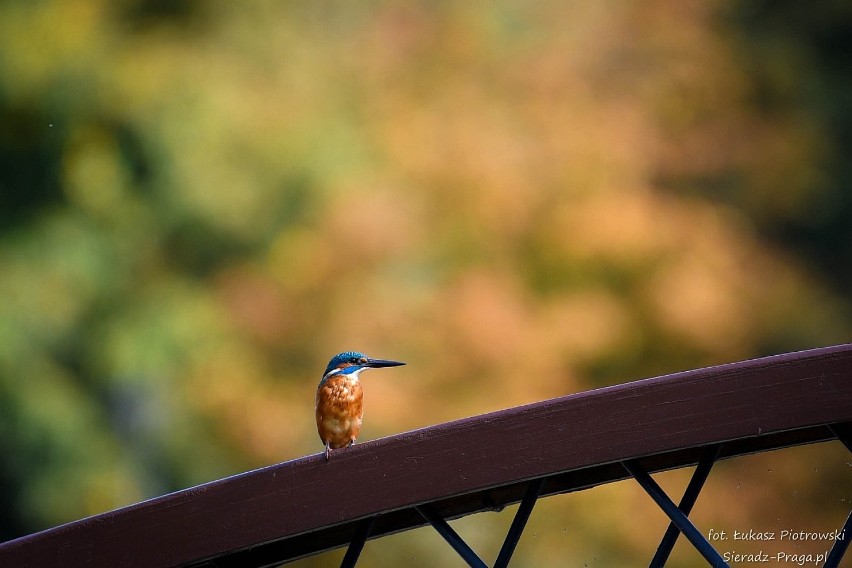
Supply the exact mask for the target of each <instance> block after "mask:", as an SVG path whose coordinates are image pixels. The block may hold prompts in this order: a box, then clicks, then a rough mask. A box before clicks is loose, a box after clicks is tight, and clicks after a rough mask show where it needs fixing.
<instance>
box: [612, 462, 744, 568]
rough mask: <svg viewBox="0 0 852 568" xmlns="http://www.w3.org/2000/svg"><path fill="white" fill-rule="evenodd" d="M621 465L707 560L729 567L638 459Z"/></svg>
mask: <svg viewBox="0 0 852 568" xmlns="http://www.w3.org/2000/svg"><path fill="white" fill-rule="evenodd" d="M621 465H623V466H624V469H626V470H627V472H628V473H630V475H632V476H633V478H634V479H635V480H636V481H637V482H638V483H639V485H641V486H642V488H643V489H644V490H645V491H646V492H647V493H648V495H650V496H651V498H652V499H653V500H654V501H655V502H656V503H657V505H658V506H659V507H660V509H662V510H663V512H665V513H666V514H667V515H668V516H669V518H670V519H671V520H672V522H673V523H674V524H675V525H676V526H677V528H679V529H680V531H681V532H682V533H683V535H684V536H685V537H686V538H687V539H689V542H691V543H692V546H694V547H695V549H696V550H698V552H699V553H701V556H703V557H704V558H705V559H706V560H707V562H709V563H710V565H711V566H713V567H714V568H723V567H724V568H728V564H727V563H726V562H725V561H724V560H723V559H722V557H721V556H720V555H719V553H718V552H716V549H714V548H713V546H712V545H711V544H710V543H709V542H707V539H706V538H704V536H702V534H701V533H700V532H699V531H698V529H697V528H695V525H693V524H692V521H690V520H689V518H687V516H686V515H684V514H683V513H682V512H681V510H680V509H678V508H677V505H675V504H674V502H673V501H672V500H671V499H669V496H668V495H666V493H665V492H664V491H663V490H662V488H660V486H659V485H657V482H656V481H654V480H653V479H652V478H651V476H650V475H648V472H646V471H645V470H644V469H643V468H642V466H640V465H639V463H638V462H637V461H636V460H627V461H623V462H621Z"/></svg>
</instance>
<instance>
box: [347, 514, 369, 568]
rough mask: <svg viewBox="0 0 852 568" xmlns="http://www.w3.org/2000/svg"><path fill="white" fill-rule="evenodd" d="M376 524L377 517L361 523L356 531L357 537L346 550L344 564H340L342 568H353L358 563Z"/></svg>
mask: <svg viewBox="0 0 852 568" xmlns="http://www.w3.org/2000/svg"><path fill="white" fill-rule="evenodd" d="M375 522H376V517H369V518H367V519H364V520H363V521H361V523H360V524H359V525H358V528H357V529H356V531H355V537H354V538H353V539H352V542H350V543H349V548H348V549H346V555H345V556H344V557H343V562H341V563H340V568H352V567H353V566H355V563H356V562H358V557H359V556H361V551H362V550H363V549H364V543H365V542H367V539H368V538H369V537H370V532H371V531H372V530H373V524H374V523H375Z"/></svg>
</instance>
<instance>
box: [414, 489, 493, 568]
mask: <svg viewBox="0 0 852 568" xmlns="http://www.w3.org/2000/svg"><path fill="white" fill-rule="evenodd" d="M414 508H415V509H416V510H417V512H418V513H420V515H421V516H422V517H423V518H424V519H426V520H427V521H429V524H431V525H432V526H433V527H435V530H436V531H438V534H440V535H441V536H442V537H444V540H446V541H447V542H448V543H449V545H450V546H452V547H453V549H455V551H456V552H458V554H459V556H461V557H462V559H463V560H464V561H465V562H467V564H468V566H470V567H471V568H488V566H487V564H485V562H483V561H482V559H481V558H480V557H479V556H477V555H476V553H475V552H474V551H473V549H472V548H471V547H470V546H468V544H467V543H466V542H465V541H464V540H463V539H462V537H460V536H459V534H458V533H457V532H456V531H454V530H453V527H451V526H450V525H449V523H447V521H445V520H444V519H443V517H441V516H440V515H438V514H437V513H436V512H435V511H434V510H433V509H432V508H431V507H429V505H420V506H418V507H414Z"/></svg>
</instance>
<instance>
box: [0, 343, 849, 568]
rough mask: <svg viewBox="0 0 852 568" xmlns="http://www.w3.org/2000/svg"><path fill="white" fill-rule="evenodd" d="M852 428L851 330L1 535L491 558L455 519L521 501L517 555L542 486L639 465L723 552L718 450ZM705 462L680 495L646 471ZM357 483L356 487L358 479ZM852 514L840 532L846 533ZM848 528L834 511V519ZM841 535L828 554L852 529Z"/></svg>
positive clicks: (642, 477)
mask: <svg viewBox="0 0 852 568" xmlns="http://www.w3.org/2000/svg"><path fill="white" fill-rule="evenodd" d="M850 433H852V345H840V346H836V347H827V348H822V349H815V350H811V351H803V352H799V353H790V354H785V355H779V356H774V357H766V358H762V359H755V360H751V361H744V362H740V363H733V364H728V365H721V366H718V367H712V368H707V369H698V370H694V371H687V372H683V373H676V374H672V375H667V376H663V377H657V378H653V379H646V380H641V381H636V382H631V383H627V384H623V385H617V386H612V387H606V388H601V389H597V390H593V391H588V392H583V393H579V394H574V395H570V396H565V397H561V398H556V399H551V400H546V401H543V402H539V403H536V404H530V405H527V406H520V407H516V408H511V409H508V410H503V411H500V412H494V413H491V414H485V415H482V416H476V417H473V418H467V419H464V420H458V421H455V422H449V423H445V424H439V425H436V426H432V427H429V428H424V429H422V430H416V431H413V432H407V433H404V434H399V435H396V436H392V437H389V438H383V439H380V440H374V441H369V442H365V443H363V444H358V445H356V446H354V447H352V448H351V449H349V450H347V451H345V452H339V453H335V454H334V455H333V457H332V460H331V461H330V462H329V463H326V461H325V459H324V458H323V457H322V455H321V454H317V455H313V456H308V457H304V458H301V459H297V460H293V461H289V462H285V463H281V464H278V465H274V466H270V467H265V468H263V469H258V470H255V471H251V472H248V473H244V474H240V475H236V476H233V477H229V478H226V479H222V480H218V481H214V482H211V483H206V484H204V485H200V486H198V487H193V488H191V489H186V490H184V491H179V492H176V493H172V494H169V495H165V496H162V497H158V498H156V499H152V500H149V501H145V502H142V503H138V504H136V505H132V506H129V507H125V508H123V509H119V510H116V511H112V512H108V513H104V514H101V515H97V516H94V517H89V518H86V519H82V520H79V521H76V522H72V523H69V524H66V525H62V526H59V527H56V528H53V529H49V530H46V531H43V532H40V533H36V534H33V535H29V536H25V537H22V538H19V539H16V540H12V541H9V542H6V543H3V544H0V565H2V566H19V567H35V566H70V565H74V566H78V565H79V566H83V565H85V566H91V567H94V568H96V567H105V568H106V567H109V568H113V567H120V566H124V567H137V566H138V567H146V568H147V567H170V566H191V567H201V566H211V567H212V566H215V567H218V568H221V567H226V566H241V567H242V566H254V567H259V566H273V565H277V564H280V563H283V562H287V561H289V560H293V559H295V558H299V557H303V556H307V555H311V554H316V553H319V552H322V551H325V550H329V549H332V548H337V547H340V546H345V545H347V544H348V545H349V550H348V552H347V554H346V556H345V558H344V561H343V562H344V565H353V564H354V563H355V562H356V561H357V558H358V554H359V553H360V550H361V548H362V547H363V544H364V542H365V540H366V539H368V538H377V537H380V536H382V535H386V534H390V533H396V532H400V531H404V530H407V529H411V528H414V527H417V526H421V525H424V524H427V523H430V524H432V525H433V526H434V527H435V528H436V529H437V530H438V531H439V532H440V533H441V535H442V536H443V537H444V538H445V539H446V540H447V541H448V542H449V543H450V544H451V545H452V546H453V547H454V548H455V549H456V550H457V551H458V552H459V554H461V555H462V557H463V558H464V559H465V560H466V561H467V562H468V564H470V565H471V566H484V565H485V564H484V563H482V561H481V560H480V559H479V558H478V557H477V556H476V554H475V553H474V552H473V551H472V550H471V549H470V547H469V546H468V545H467V544H466V543H465V542H464V541H463V540H461V538H459V536H458V535H457V534H456V533H455V532H454V531H453V530H452V528H451V527H450V526H449V525H448V524H447V522H446V519H452V518H457V517H460V516H464V515H468V514H471V513H476V512H479V511H484V510H495V509H500V508H502V507H504V506H505V505H508V504H512V503H517V502H519V501H520V502H521V506H520V507H519V508H518V512H517V514H516V516H515V520H514V522H513V523H512V526H511V528H510V530H509V534H508V535H507V538H506V541H505V543H504V545H503V548H502V550H501V551H500V554H499V556H498V558H497V563H496V565H498V566H504V565H506V564H507V563H508V561H509V559H510V557H511V555H512V552H513V550H514V546H515V544H516V543H517V542H518V539H519V538H520V536H521V534H522V532H523V529H524V526H525V523H526V519H527V517H528V516H529V514H530V512H531V511H532V509H533V506H534V504H535V502H536V499H537V498H539V497H541V496H546V495H552V494H557V493H564V492H568V491H576V490H579V489H584V488H589V487H593V486H597V485H601V484H604V483H609V482H612V481H616V480H619V479H624V478H627V477H630V476H632V477H634V478H635V479H636V480H637V481H638V482H639V483H640V484H641V485H642V487H643V488H644V489H646V490H647V491H648V493H649V494H650V495H651V496H652V497H653V499H654V500H655V501H656V502H657V504H658V505H659V506H660V507H661V508H662V509H663V510H664V511H665V512H666V514H668V515H669V517H670V518H671V519H672V526H671V527H670V529H669V531H668V532H667V533H666V536H665V537H664V538H663V542H662V543H661V545H660V547H659V548H658V550H657V554H656V556H655V557H654V560H652V566H662V565H663V564H664V563H665V560H666V557H667V555H668V551H670V550H671V546H672V545H673V543H674V540H675V539H676V538H677V537H678V535H679V534H680V533H683V534H684V535H685V536H686V538H687V539H688V540H689V541H690V542H691V543H692V544H693V545H694V546H695V547H696V549H697V550H698V551H699V552H700V553H701V554H702V555H703V556H704V557H705V558H706V559H707V560H708V562H709V563H710V564H711V565H714V566H725V563H724V561H723V560H722V558H721V557H720V556H719V555H718V553H716V551H715V550H713V548H712V546H711V545H710V543H708V542H707V541H706V540H705V539H704V537H703V536H702V535H701V534H700V533H699V531H698V530H697V529H696V528H695V527H694V526H693V525H692V523H691V522H690V521H689V519H688V516H687V515H688V514H689V510H690V508H691V504H692V503H694V502H695V498H696V497H697V495H698V492H700V490H701V486H702V484H703V482H704V479H705V478H706V477H707V474H709V472H710V469H711V467H712V465H713V463H714V462H715V461H716V460H717V459H723V458H730V457H734V456H739V455H743V454H751V453H755V452H762V451H766V450H771V449H777V448H783V447H788V446H795V445H799V444H805V443H811V442H819V441H828V440H834V439H839V440H840V441H841V442H843V443H844V444H845V445H846V447H847V448H850V449H852V446H850V440H851V439H852V438H850ZM694 464H698V467H697V468H696V472H695V474H694V476H693V479H692V482H691V483H690V484H689V486H688V488H687V491H686V493H685V494H684V497H683V499H682V500H681V503H680V505H675V504H674V503H673V502H672V501H671V500H670V499H669V498H668V496H666V495H665V493H663V492H662V491H661V490H660V488H659V486H657V485H656V483H655V482H654V481H653V479H652V478H651V477H650V475H649V473H651V472H655V471H660V470H666V469H672V468H679V467H685V466H689V465H694ZM353 487H357V491H352V488H353ZM849 525H850V522H849V520H848V519H847V522H846V528H847V530H846V531H845V534H846V535H849V533H852V527H850V526H849ZM838 528H840V527H838ZM848 538H849V536H847V537H846V538H845V539H841V540H838V541H837V542H836V543H835V545H834V547H833V549H832V550H831V553H830V555H829V558H828V559H827V561H826V565H827V566H836V565H837V564H838V563H839V560H840V558H841V557H842V556H843V553H844V552H845V550H846V546H847V545H848Z"/></svg>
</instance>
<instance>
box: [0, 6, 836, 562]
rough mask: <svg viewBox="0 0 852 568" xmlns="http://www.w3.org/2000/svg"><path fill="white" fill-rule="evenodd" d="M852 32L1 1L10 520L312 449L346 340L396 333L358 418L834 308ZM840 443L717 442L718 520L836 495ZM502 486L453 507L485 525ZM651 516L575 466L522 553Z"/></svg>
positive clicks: (826, 320)
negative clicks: (737, 452)
mask: <svg viewBox="0 0 852 568" xmlns="http://www.w3.org/2000/svg"><path fill="white" fill-rule="evenodd" d="M850 52H852V4H850V3H849V2H845V1H843V0H834V1H832V0H827V1H825V2H820V3H818V4H809V3H798V2H793V1H789V0H788V1H781V2H763V1H758V0H740V1H735V2H722V1H700V2H699V1H695V2H692V1H690V2H680V1H678V0H649V1H644V2H552V1H550V2H548V1H544V2H529V3H523V2H505V1H500V2H491V3H485V2H456V3H452V2H436V3H429V4H426V3H393V2H377V3H372V4H370V5H369V6H361V5H353V4H347V3H328V2H320V3H308V2H304V3H283V2H252V3H231V2H201V1H187V2H179V3H173V2H166V1H162V0H113V1H111V2H106V1H104V0H87V1H83V0H63V1H59V0H55V1H48V0H39V1H14V0H7V1H5V2H3V3H2V4H0V453H2V458H0V539H8V538H13V537H16V536H20V535H22V534H26V533H28V532H32V531H36V530H40V529H43V528H46V527H49V526H53V525H56V524H59V523H63V522H67V521H71V520H74V519H76V518H80V517H82V516H85V515H91V514H95V513H99V512H102V511H105V510H109V509H112V508H115V507H119V506H122V505H126V504H129V503H133V502H136V501H138V500H141V499H144V498H148V497H152V496H156V495H159V494H162V493H165V492H169V491H173V490H176V489H180V488H184V487H188V486H191V485H194V484H198V483H202V482H206V481H209V480H213V479H216V478H219V477H222V476H225V475H229V474H234V473H237V472H241V471H244V470H247V469H250V468H256V467H260V466H264V465H268V464H272V463H276V462H279V461H283V460H288V459H294V458H297V457H300V456H303V455H306V454H309V453H315V452H318V451H319V450H320V449H321V446H320V443H319V441H318V439H317V437H316V434H315V430H314V423H313V397H314V389H315V387H316V383H317V381H318V379H319V375H320V373H321V370H322V369H323V368H324V365H325V363H326V362H327V360H328V358H329V357H330V356H331V355H332V354H334V353H336V352H338V351H342V350H348V349H357V350H363V351H365V352H367V353H368V354H371V355H373V356H377V357H387V358H398V359H401V360H404V361H407V362H408V363H409V366H408V367H405V368H404V369H402V370H400V371H395V372H393V373H388V374H387V375H383V376H382V377H378V376H369V375H368V376H367V378H366V380H367V382H368V383H369V384H368V385H367V387H366V392H367V415H366V421H365V427H364V430H363V432H362V435H361V438H362V439H363V440H369V439H374V438H377V437H380V436H384V435H389V434H393V433H396V432H400V431H404V430H408V429H412V428H417V427H421V426H427V425H431V424H435V423H439V422H443V421H446V420H451V419H454V418H459V417H464V416H469V415H474V414H478V413H482V412H486V411H491V410H496V409H501V408H505V407H508V406H513V405H517V404H522V403H527V402H533V401H537V400H541V399H544V398H547V397H553V396H558V395H563V394H566V393H572V392H577V391H582V390H586V389H590V388H594V387H597V386H601V385H607V384H614V383H621V382H625V381H628V380H633V379H638V378H642V377H646V376H651V375H656V374H662V373H667V372H673V371H677V370H683V369H689V368H695V367H700V366H705V365H710V364H716V363H723V362H729V361H734V360H739V359H744V358H749V357H755V356H760V355H766V354H773V353H779V352H784V351H791V350H797V349H803V348H808V347H814V346H821V345H828V344H834V343H842V342H845V341H848V339H849V337H850V335H849V333H850V318H849V315H850V300H852V295H850V292H851V291H852V288H850V286H849V283H850V277H852V223H850V218H852V217H850V214H852V192H850V189H851V188H850V181H849V180H850V179H852V161H850V159H849V157H850V156H849V152H850V142H851V141H852V104H851V103H852V100H850V93H852V80H851V79H852V72H850V61H852V53H850ZM846 461H847V460H846V456H845V455H844V452H843V450H842V449H839V445H838V446H837V447H835V446H834V445H830V444H829V445H822V446H815V447H810V448H799V449H796V450H789V451H787V452H779V453H777V455H776V454H765V455H762V456H754V457H751V458H745V459H742V460H735V461H733V462H730V463H725V464H721V465H720V466H719V468H718V470H719V471H718V472H717V474H716V475H715V476H713V477H711V483H710V487H709V490H708V494H706V495H705V496H703V497H702V499H701V500H699V503H698V506H697V509H696V513H695V514H696V515H697V518H698V522H699V526H704V527H707V526H710V527H713V528H717V529H720V530H721V529H728V530H731V529H733V528H739V529H743V528H745V529H746V530H747V529H749V528H754V529H755V530H774V529H773V527H776V526H780V525H781V524H786V526H791V527H792V528H796V529H816V528H820V527H825V528H827V529H834V528H837V527H839V526H840V525H841V524H842V520H843V518H844V516H845V515H846V513H847V512H848V507H849V504H848V503H849V499H850V493H852V491H850V489H852V488H851V487H850V486H852V483H850V475H849V467H848V463H846ZM685 475H687V472H671V473H668V474H665V475H663V476H661V478H662V479H663V482H664V484H666V483H667V484H669V487H671V488H673V492H674V493H675V494H677V492H679V491H680V489H679V487H680V486H681V485H682V484H683V483H685V479H686V477H685ZM511 514H512V512H511V511H507V512H506V513H503V514H502V515H495V514H486V515H479V516H474V517H470V518H467V519H463V520H460V521H457V527H458V528H459V530H460V531H462V532H464V533H465V534H466V535H467V536H468V537H469V538H470V539H471V540H472V541H473V542H474V545H475V546H477V547H478V548H479V549H480V550H482V553H483V556H485V557H486V558H490V559H493V556H488V554H489V553H488V552H487V551H488V550H492V551H493V554H494V555H496V552H497V550H498V548H499V542H500V540H499V539H500V538H501V534H502V533H503V531H504V527H505V526H508V523H509V520H510V518H511V517H510V516H511ZM507 515H508V516H507ZM637 520H641V522H637ZM665 526H666V523H665V521H664V519H663V518H662V516H661V514H659V513H657V512H656V511H655V507H654V506H653V505H652V504H651V502H650V500H649V499H648V498H647V497H646V496H645V495H644V494H642V493H641V490H639V489H638V488H636V487H633V486H632V485H630V484H627V483H618V484H613V485H611V486H608V487H605V488H599V489H595V490H592V491H587V492H584V493H581V494H577V495H568V496H561V497H554V498H550V499H547V500H544V501H542V502H541V503H540V504H539V505H538V507H537V508H536V511H535V513H534V515H533V519H532V521H531V528H530V529H529V530H528V531H527V533H526V535H525V539H524V540H523V541H522V543H521V546H520V548H519V550H518V553H517V557H516V558H517V563H518V565H519V566H539V565H543V564H544V565H547V564H548V559H550V560H551V561H552V559H554V558H559V559H560V565H576V566H579V565H582V564H585V565H588V566H594V565H599V566H619V565H625V566H629V565H635V562H636V558H646V559H647V558H650V555H651V554H652V552H653V548H654V547H655V546H656V543H657V541H658V539H659V537H660V536H661V534H662V531H663V530H664V529H665ZM748 546H749V545H748V544H747V543H745V544H743V546H741V547H739V550H740V551H743V552H745V551H746V550H747V549H748ZM801 546H802V547H803V548H802V549H808V548H807V547H809V546H811V547H813V545H810V544H803V545H801ZM823 548H826V547H825V546H823V545H821V544H820V545H819V546H817V547H815V548H814V550H822V549H823ZM452 554H453V553H452V551H451V550H450V549H449V548H448V547H446V546H445V545H444V544H443V543H442V542H441V541H440V538H439V537H438V536H437V535H435V534H433V533H432V532H430V531H427V530H424V529H420V530H418V531H414V532H411V533H406V534H403V535H397V536H394V537H390V538H388V539H384V540H382V541H376V542H373V543H370V544H369V545H368V546H367V548H366V550H365V553H364V562H365V563H366V564H367V565H382V564H385V563H389V562H391V561H395V562H396V561H399V562H401V563H404V564H406V565H423V566H432V565H436V562H438V561H440V562H439V563H446V564H447V565H453V563H454V562H455V563H459V562H460V561H458V560H457V559H455V560H454V559H453V556H452ZM337 562H339V556H335V553H330V554H327V555H324V556H320V557H316V558H311V559H306V560H304V561H302V562H301V565H317V566H319V565H335V564H336V563H337ZM696 562H697V555H696V554H695V553H694V552H691V551H690V550H689V549H688V547H681V546H679V548H678V550H677V551H676V554H675V558H674V560H673V565H675V566H681V565H683V566H689V565H694V564H695V563H696Z"/></svg>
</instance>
